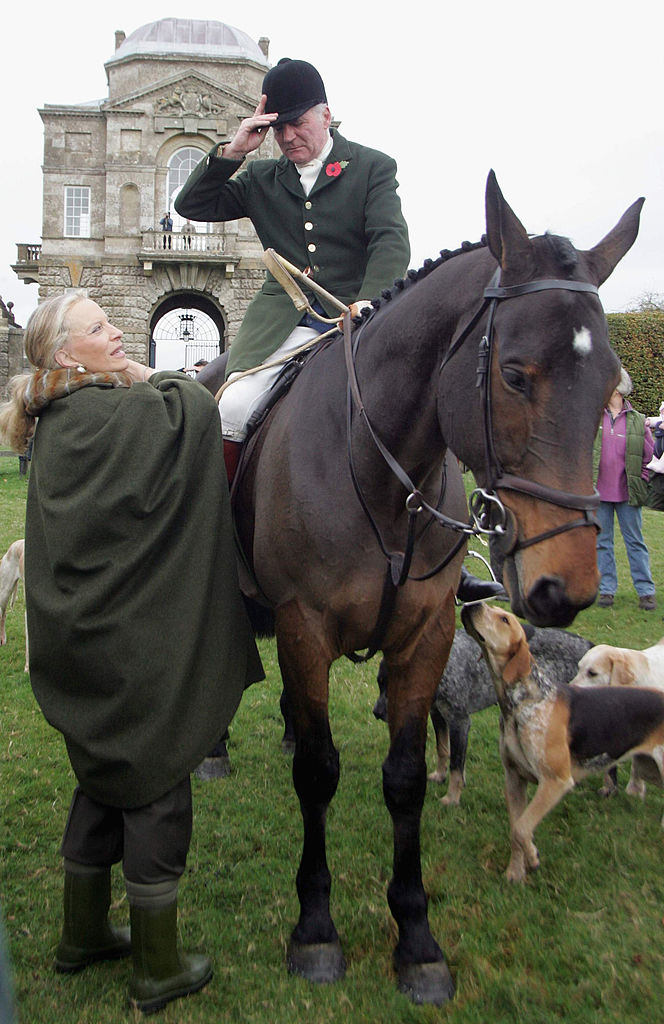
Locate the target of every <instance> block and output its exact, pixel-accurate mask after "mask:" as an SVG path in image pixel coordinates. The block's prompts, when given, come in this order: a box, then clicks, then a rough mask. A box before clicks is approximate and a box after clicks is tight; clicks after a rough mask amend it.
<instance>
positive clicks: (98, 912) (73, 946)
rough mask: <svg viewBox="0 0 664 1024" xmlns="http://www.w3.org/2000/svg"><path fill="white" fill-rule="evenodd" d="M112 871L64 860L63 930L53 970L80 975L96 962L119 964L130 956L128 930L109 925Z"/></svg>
mask: <svg viewBox="0 0 664 1024" xmlns="http://www.w3.org/2000/svg"><path fill="white" fill-rule="evenodd" d="M110 905H111V869H110V868H94V867H87V866H86V865H84V864H75V863H74V862H73V861H68V860H65V898H64V926H63V929H62V937H61V939H60V942H59V943H58V948H57V949H56V951H55V969H56V971H60V973H63V974H73V973H74V972H75V971H81V970H83V968H84V967H87V966H88V964H93V963H95V962H96V961H97V960H119V959H121V958H122V957H125V956H129V954H130V953H131V942H130V940H129V929H128V928H112V927H111V926H110V924H109V923H108V910H109V907H110Z"/></svg>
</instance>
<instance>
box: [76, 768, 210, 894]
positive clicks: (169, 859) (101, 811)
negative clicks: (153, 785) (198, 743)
mask: <svg viewBox="0 0 664 1024" xmlns="http://www.w3.org/2000/svg"><path fill="white" fill-rule="evenodd" d="M191 828H192V805H191V783H190V780H189V776H187V778H186V779H184V780H183V781H182V782H180V783H179V784H178V785H177V786H175V787H174V789H171V790H170V791H169V792H168V793H165V794H164V796H162V797H160V798H159V799H158V800H155V801H154V802H153V803H151V804H146V806H145V807H136V808H133V809H132V810H123V809H122V808H120V807H107V806H106V805H105V804H100V803H98V802H97V801H96V800H92V799H91V798H90V797H89V796H86V795H85V793H83V792H82V791H81V790H80V788H79V787H78V786H77V787H76V789H75V790H74V795H73V797H72V801H71V806H70V808H69V816H68V818H67V824H66V826H65V832H64V836H63V839H62V846H61V849H60V852H61V854H62V856H63V857H65V858H66V859H67V860H72V861H75V862H76V863H77V864H85V865H86V866H88V867H100V868H105V867H110V866H111V864H117V863H118V862H119V861H122V869H123V872H124V876H125V878H127V879H128V880H129V881H130V882H139V883H141V884H142V885H153V884H155V883H157V882H165V881H170V880H172V879H177V878H179V877H180V876H181V875H182V874H183V872H184V869H185V865H186V861H187V853H188V852H189V844H190V842H191Z"/></svg>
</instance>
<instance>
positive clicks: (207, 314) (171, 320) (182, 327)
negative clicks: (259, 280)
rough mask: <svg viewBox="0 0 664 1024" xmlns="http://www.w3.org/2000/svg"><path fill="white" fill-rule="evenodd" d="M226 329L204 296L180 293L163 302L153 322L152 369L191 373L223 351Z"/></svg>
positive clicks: (218, 311) (151, 338)
mask: <svg viewBox="0 0 664 1024" xmlns="http://www.w3.org/2000/svg"><path fill="white" fill-rule="evenodd" d="M225 339H226V325H225V323H224V318H223V314H222V313H221V311H220V310H219V309H218V307H217V306H216V305H215V304H214V303H213V302H211V301H210V300H209V299H208V298H206V297H205V296H204V295H197V294H195V293H193V292H180V293H177V294H173V295H169V297H168V298H167V299H165V300H164V301H163V302H161V303H160V304H159V305H158V306H157V308H156V309H155V311H154V313H153V314H152V318H151V322H150V366H154V367H155V369H157V370H180V369H185V370H190V371H191V372H192V373H195V370H194V369H193V368H194V366H195V365H196V364H199V365H201V360H204V361H205V362H210V360H212V359H214V358H215V356H218V355H219V353H220V352H223V351H224V348H225Z"/></svg>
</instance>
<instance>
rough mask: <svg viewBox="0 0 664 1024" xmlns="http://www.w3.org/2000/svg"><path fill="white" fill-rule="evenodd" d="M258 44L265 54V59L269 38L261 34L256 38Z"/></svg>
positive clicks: (268, 47)
mask: <svg viewBox="0 0 664 1024" xmlns="http://www.w3.org/2000/svg"><path fill="white" fill-rule="evenodd" d="M258 45H259V47H260V49H261V50H262V52H263V54H264V55H265V59H266V60H267V55H268V50H269V49H270V40H269V39H268V38H267V36H261V37H260V39H259V40H258Z"/></svg>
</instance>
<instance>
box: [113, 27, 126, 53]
mask: <svg viewBox="0 0 664 1024" xmlns="http://www.w3.org/2000/svg"><path fill="white" fill-rule="evenodd" d="M126 38H127V36H126V34H125V33H124V32H123V31H122V29H121V28H119V29H117V31H116V33H115V49H116V50H118V49H119V48H120V47H121V46H122V44H123V43H124V41H125V39H126Z"/></svg>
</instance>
